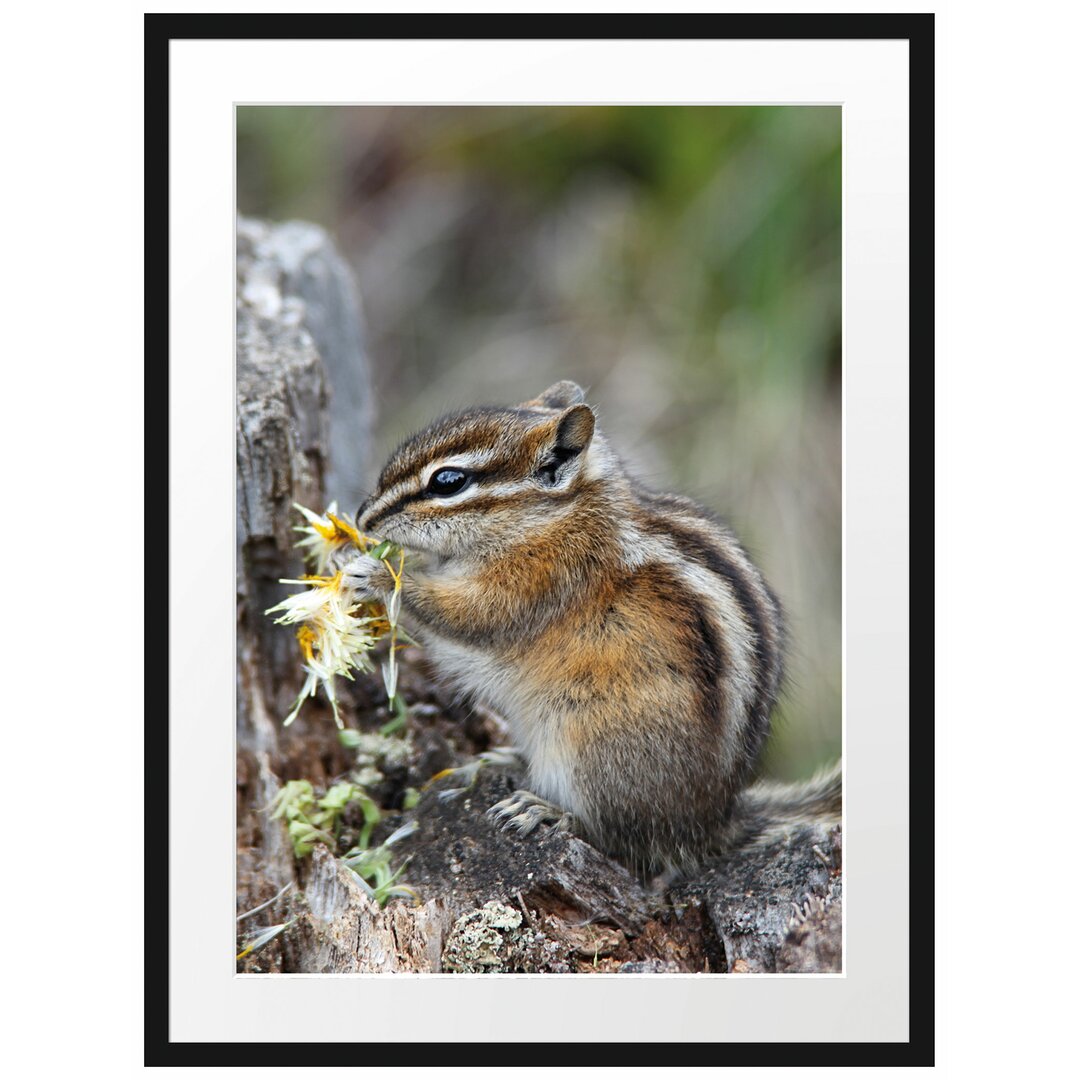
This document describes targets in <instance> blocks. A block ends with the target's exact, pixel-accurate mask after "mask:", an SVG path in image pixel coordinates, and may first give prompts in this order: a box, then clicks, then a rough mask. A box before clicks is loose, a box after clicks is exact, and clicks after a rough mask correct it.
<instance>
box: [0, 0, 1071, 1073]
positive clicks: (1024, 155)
mask: <svg viewBox="0 0 1080 1080" xmlns="http://www.w3.org/2000/svg"><path fill="white" fill-rule="evenodd" d="M245 6H246V5H239V4H238V5H234V7H235V8H243V7H245ZM269 6H270V7H273V5H269ZM629 6H630V5H627V4H625V3H623V4H620V5H618V8H619V10H627V8H628V7H629ZM874 6H875V5H870V4H866V3H860V4H857V5H851V6H850V7H851V8H852V9H854V10H872V9H873V7H874ZM932 6H933V5H914V6H911V7H910V8H909V9H910V10H927V9H929V8H931V7H932ZM506 7H508V5H507V6H506ZM686 7H687V9H690V8H691V7H693V8H695V9H696V10H716V9H718V8H719V6H718V5H689V4H688V5H686ZM889 7H890V9H892V10H899V9H902V8H905V7H907V6H906V5H902V4H893V5H890V6H889ZM739 8H740V10H756V9H759V8H761V5H753V4H740V5H739ZM829 8H830V9H832V10H843V6H842V5H829ZM386 9H387V10H392V8H390V7H388V6H387V7H386ZM554 9H555V6H554V5H552V6H551V7H549V8H548V9H547V10H554ZM762 9H764V8H762ZM141 11H142V9H141V8H134V7H129V6H121V5H113V7H112V8H111V9H110V8H107V7H104V6H98V5H95V6H93V7H88V6H82V5H80V6H76V5H73V4H72V5H64V4H54V5H50V6H48V7H47V8H46V7H42V8H40V9H38V10H37V11H36V12H35V13H33V14H25V13H22V12H20V13H19V14H18V15H16V16H15V17H14V18H12V17H10V16H9V21H8V23H7V26H6V31H5V35H4V38H3V42H2V46H0V47H2V48H3V56H2V58H0V59H2V62H0V79H2V80H3V85H4V90H5V94H4V102H5V155H4V156H5V161H6V165H5V168H4V170H3V172H2V174H0V184H2V185H3V191H2V194H3V204H2V205H3V206H4V208H5V210H6V215H5V218H6V220H5V238H4V251H5V255H6V258H5V259H4V260H3V269H2V270H0V273H2V274H3V277H4V280H3V282H2V286H3V287H2V289H0V295H2V296H3V297H4V301H5V305H4V307H5V313H6V315H7V317H6V319H5V334H4V338H3V341H4V356H5V359H7V361H8V364H7V366H6V371H5V384H4V386H5V394H4V399H5V401H6V402H7V403H8V410H7V412H6V413H5V417H4V424H3V425H2V438H3V446H4V451H5V453H4V461H5V465H6V468H5V474H4V475H5V479H6V481H7V484H6V488H7V492H6V494H7V499H6V500H5V502H6V506H7V514H6V515H5V523H6V525H7V527H6V528H5V529H4V530H3V540H2V541H0V543H3V545H4V546H3V555H4V565H5V567H6V568H7V569H8V575H9V576H8V583H7V584H8V593H7V598H8V613H9V619H8V625H9V627H10V628H11V631H12V634H11V636H10V637H9V640H8V642H7V648H6V649H5V652H4V671H5V674H6V678H5V688H6V690H7V695H6V700H5V703H6V705H7V709H6V710H5V719H7V720H8V723H7V724H6V725H5V734H6V735H7V741H6V743H5V746H4V757H3V761H4V763H5V766H6V768H5V784H6V786H7V791H6V793H5V794H6V799H5V806H6V808H7V811H8V821H7V825H8V829H7V835H8V838H9V843H8V853H7V854H8V858H7V860H6V864H7V868H8V871H9V875H8V881H9V885H8V888H7V889H5V890H4V893H3V905H4V907H3V911H4V915H5V928H6V930H7V934H6V937H5V945H6V949H5V973H6V974H7V976H8V985H9V986H10V987H11V988H12V990H13V991H14V997H15V1001H14V1003H13V1004H9V1008H8V1017H7V1018H8V1027H9V1030H10V1031H13V1032H16V1033H17V1041H16V1042H14V1043H13V1042H12V1041H11V1039H10V1036H9V1041H8V1042H7V1046H6V1050H7V1056H8V1057H9V1058H11V1057H15V1056H16V1055H22V1056H23V1059H24V1060H23V1064H29V1063H38V1064H39V1065H45V1064H48V1066H50V1070H49V1071H51V1070H52V1069H53V1068H56V1067H57V1066H60V1067H63V1065H64V1064H65V1063H66V1064H68V1065H69V1066H70V1067H73V1068H74V1067H77V1064H76V1063H78V1064H79V1065H82V1064H85V1063H96V1062H101V1063H102V1064H105V1063H106V1062H107V1063H108V1068H109V1072H110V1073H111V1074H116V1075H126V1074H127V1073H128V1072H130V1071H133V1070H134V1069H135V1068H137V1067H138V1064H139V1062H140V1061H141V1027H142V992H141V979H142V968H141V960H142V954H141V941H142V923H141V917H140V912H139V908H140V900H141V897H142V884H141V874H142V869H143V867H142V823H141V820H140V817H139V815H138V814H137V813H136V812H135V810H134V807H136V806H138V805H139V802H140V795H139V787H140V783H141V781H140V779H139V778H141V775H142V767H141V766H142V747H141V734H140V732H141V719H142V716H141V714H142V688H141V682H140V679H139V675H138V668H139V660H140V655H139V654H140V652H141V640H140V636H139V635H140V633H141V629H142V593H141V580H142V562H141V554H140V539H141V513H142V509H143V503H142V498H141V490H142V460H141V405H142V376H141V371H142V356H141V343H142V342H141V329H142V328H141V307H140V304H141V295H140V294H141V254H142V252H141V195H140V190H141V109H140V99H141V93H142V75H141V68H140V62H139V55H140V46H141V34H142V28H141ZM1067 19H1068V22H1067ZM1074 21H1075V20H1074V18H1069V17H1067V15H1066V9H1065V8H1064V7H1063V6H1060V5H1057V4H1039V3H1028V4H1026V5H1024V7H1023V9H1022V10H1019V11H1018V9H1017V8H1016V7H1015V6H1012V5H1010V6H1008V7H1004V6H1001V7H995V6H994V5H988V4H969V3H963V4H961V3H954V4H951V5H949V6H948V10H947V11H946V12H945V13H944V15H943V14H942V13H940V12H939V17H938V92H939V106H938V125H939V126H938V165H939V184H938V199H939V201H938V221H939V239H938V243H939V246H938V259H939V272H938V300H939V332H938V444H939V466H938V490H937V509H938V534H937V538H936V549H937V552H938V557H939V570H938V574H939V593H938V619H939V622H938V648H939V653H938V674H939V680H940V685H939V692H938V695H937V709H938V733H939V735H938V743H937V745H938V770H939V788H938V796H939V799H938V803H939V807H941V811H942V812H941V816H940V821H939V832H938V847H937V870H938V883H939V897H938V901H937V912H938V942H939V949H938V964H937V977H938V999H937V1000H938V1011H939V1055H938V1056H939V1063H940V1064H942V1065H944V1066H945V1067H946V1068H947V1069H948V1070H949V1071H950V1072H951V1071H954V1070H955V1071H957V1073H958V1074H961V1075H962V1074H966V1073H967V1072H969V1071H971V1072H972V1073H974V1074H981V1073H984V1072H986V1071H989V1070H990V1069H991V1068H992V1067H994V1066H997V1067H1000V1068H1004V1069H1008V1070H1013V1069H1017V1068H1023V1069H1024V1070H1025V1071H1026V1072H1030V1073H1032V1074H1033V1075H1044V1074H1047V1075H1055V1074H1057V1073H1058V1072H1059V1071H1061V1070H1063V1069H1064V1068H1065V1067H1066V1065H1067V1062H1068V1060H1070V1059H1072V1058H1073V1054H1072V1052H1071V1049H1070V1043H1069V1042H1067V1039H1068V1036H1069V1035H1070V1034H1071V1024H1072V1011H1073V1010H1072V1003H1073V1002H1074V1001H1075V992H1074V989H1073V982H1072V972H1071V968H1072V959H1073V958H1072V947H1071V941H1072V933H1073V932H1072V922H1073V915H1072V906H1073V904H1072V898H1073V895H1074V889H1072V888H1071V882H1072V880H1073V879H1074V877H1075V874H1069V875H1068V877H1066V874H1067V873H1068V871H1064V872H1063V871H1062V870H1061V869H1060V868H1059V867H1060V865H1061V864H1064V865H1065V866H1067V867H1068V868H1069V870H1070V871H1071V864H1072V861H1073V852H1072V845H1071V844H1070V843H1069V842H1068V840H1069V837H1068V836H1060V835H1059V834H1058V835H1055V830H1058V829H1060V828H1061V823H1064V824H1065V826H1066V827H1067V826H1068V824H1070V823H1071V821H1072V819H1073V818H1074V817H1075V808H1074V802H1073V799H1072V797H1071V793H1072V792H1073V791H1075V789H1076V778H1075V772H1076V760H1077V759H1076V754H1075V734H1074V730H1073V729H1074V728H1075V722H1076V707H1075V704H1074V702H1073V699H1072V697H1071V695H1070V694H1069V692H1068V691H1069V686H1068V681H1067V678H1068V674H1070V673H1071V670H1072V664H1073V662H1074V661H1075V657H1076V655H1077V640H1076V632H1075V630H1074V629H1073V619H1072V608H1073V607H1074V606H1075V603H1076V593H1077V572H1076V569H1075V562H1074V560H1075V549H1076V546H1077V545H1076V542H1075V522H1074V520H1073V516H1074V511H1073V506H1074V505H1075V494H1074V492H1073V488H1074V487H1075V479H1076V478H1075V472H1076V459H1077V438H1076V424H1075V420H1074V414H1075V411H1076V406H1075V401H1076V397H1077V391H1078V390H1080V386H1078V376H1077V368H1076V359H1077V357H1076V353H1077V348H1076V343H1075V341H1076V337H1075V328H1074V327H1075V316H1074V314H1073V308H1074V306H1075V300H1076V296H1077V280H1076V270H1075V266H1076V261H1075V252H1076V250H1077V241H1078V236H1077V202H1076V199H1075V187H1076V172H1075V167H1074V165H1073V163H1072V157H1073V154H1074V152H1075V138H1074V135H1073V131H1074V126H1075V125H1074V123H1073V120H1074V118H1073V117H1072V115H1071V105H1070V103H1071V101H1072V99H1073V96H1074V89H1075V88H1074V85H1073V84H1074V80H1075V63H1074V57H1073V44H1074V41H1075V26H1074V25H1069V23H1072V22H1074ZM915 359H916V358H913V361H914V360H915ZM151 361H152V358H151ZM106 386H107V387H108V392H107V395H106V394H105V393H103V392H102V388H103V387H106ZM157 498H158V500H160V499H163V498H164V491H163V490H160V494H159V495H158V497H157ZM157 505H158V502H157V500H155V501H154V503H153V505H151V506H148V507H147V510H148V511H150V512H153V510H154V509H155V508H156V506H157ZM46 514H54V515H55V518H54V522H53V523H46V525H44V526H43V525H42V524H41V522H42V519H43V515H46ZM56 519H59V523H61V524H62V526H63V527H62V528H54V527H52V524H55V523H57V522H56ZM927 542H928V543H929V542H930V538H929V537H928V538H927ZM151 559H152V555H151ZM151 565H153V564H152V562H151ZM76 568H78V570H82V571H83V573H82V574H77V572H76ZM56 582H63V583H64V584H67V583H68V582H71V583H72V588H71V592H72V594H74V595H72V596H71V597H70V599H69V598H68V597H66V596H65V598H64V601H63V602H62V603H61V604H56V603H55V600H54V597H56V590H55V588H53V589H50V588H49V587H48V586H49V585H53V584H54V583H56ZM80 601H81V602H80ZM924 610H925V608H924ZM58 620H64V621H63V626H64V627H65V628H66V630H65V633H64V634H63V636H62V637H61V639H60V640H57V638H56V636H55V635H56V632H57V623H58ZM35 627H36V629H35ZM152 630H153V628H152V627H151V628H150V637H151V640H153V634H152ZM95 646H96V647H95ZM917 710H918V705H917V704H916V706H915V712H916V714H917ZM927 737H928V738H929V732H927ZM149 827H150V828H151V830H153V828H154V823H153V822H152V821H151V822H150V823H149ZM102 868H107V875H99V876H95V871H99V870H101V869H102ZM152 869H153V868H151V872H152ZM1047 900H1049V904H1048V903H1047ZM146 917H147V919H148V920H149V923H150V925H151V926H155V925H156V922H157V917H158V913H157V912H155V910H153V908H152V907H151V909H150V910H149V911H148V912H147V913H146ZM106 942H107V943H108V944H107V947H106V944H105V943H106ZM12 1009H13V1010H14V1011H12ZM311 1022H313V1023H317V1018H315V1019H314V1020H312V1021H311ZM448 1064H460V1063H457V1062H453V1061H448ZM544 1064H546V1063H544ZM37 1071H38V1070H36V1069H35V1070H34V1072H35V1073H36V1072H37ZM470 1071H472V1070H470ZM994 1071H996V1069H995V1070H994Z"/></svg>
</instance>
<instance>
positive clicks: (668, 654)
mask: <svg viewBox="0 0 1080 1080" xmlns="http://www.w3.org/2000/svg"><path fill="white" fill-rule="evenodd" d="M357 526H358V528H359V530H360V531H361V532H363V533H368V534H371V535H377V536H379V537H380V538H383V539H389V540H392V541H393V542H394V543H396V544H399V545H401V546H402V547H403V548H404V549H405V550H406V551H407V552H408V558H407V560H406V563H405V571H404V582H403V589H402V593H401V602H402V609H403V613H404V618H405V620H407V621H406V625H407V626H408V627H409V629H410V631H411V632H413V633H414V634H415V635H416V637H417V638H418V639H419V641H420V642H421V644H422V645H423V646H424V648H425V651H426V653H427V655H428V657H429V658H430V660H431V662H432V664H433V666H434V668H435V670H436V672H437V673H438V674H439V675H440V676H441V677H442V678H443V679H445V680H446V681H447V682H449V683H450V684H451V685H452V686H453V687H454V688H456V689H457V690H459V691H461V692H462V693H463V694H464V695H467V696H469V697H471V698H473V699H474V700H477V701H479V702H481V703H482V704H484V705H486V706H488V707H489V708H491V709H493V710H495V711H496V712H497V713H499V714H500V715H501V716H503V717H504V718H505V719H506V721H507V723H508V724H509V726H510V730H511V734H512V738H513V741H514V745H515V748H516V749H517V751H518V752H519V753H520V755H521V758H522V760H523V762H524V764H525V765H526V767H527V777H528V784H529V790H528V791H518V792H516V793H515V794H514V795H512V796H511V797H510V798H509V799H506V800H503V801H502V802H501V803H498V804H497V805H496V806H494V807H492V808H491V809H490V810H489V813H492V814H494V815H495V816H496V817H497V818H498V819H499V820H500V821H501V822H503V823H504V824H506V825H507V826H509V827H512V828H516V829H519V830H520V831H522V832H525V833H527V832H530V831H531V830H532V829H534V828H536V827H537V825H539V824H541V823H551V824H555V825H557V826H558V827H560V828H570V829H572V830H573V831H574V832H576V833H579V834H580V835H581V836H583V837H584V838H585V839H586V840H588V841H589V842H591V843H592V844H594V845H595V846H596V847H598V848H600V849H601V850H602V851H604V852H606V853H608V854H609V855H611V856H612V857H614V858H616V859H618V860H620V861H622V862H624V863H626V864H628V865H630V866H631V867H632V868H634V869H635V870H636V871H638V872H639V873H641V874H643V875H648V874H652V873H671V872H678V871H679V870H685V869H687V868H691V867H693V866H696V865H698V864H700V863H701V861H702V860H704V859H705V858H707V857H709V856H711V855H715V854H719V853H721V852H723V851H725V850H728V849H730V848H731V847H732V846H736V845H739V844H742V843H745V842H747V841H748V840H749V839H751V838H753V837H755V836H757V837H761V836H765V835H768V834H769V830H770V828H775V827H777V826H779V825H782V824H785V823H786V824H791V823H793V822H797V821H798V820H801V819H813V818H817V817H820V816H822V815H825V816H830V817H836V818H838V815H839V808H840V776H839V769H838V768H837V769H834V770H833V771H832V772H831V773H830V774H828V775H827V776H824V777H820V778H818V779H817V780H816V781H815V782H811V784H810V785H807V786H804V787H797V788H796V787H792V788H786V787H783V786H780V785H773V784H757V785H754V786H752V787H749V788H747V787H746V784H747V781H748V778H749V776H750V773H751V770H752V769H753V767H754V764H755V762H756V760H757V758H758V755H759V753H760V751H761V748H762V745H763V743H764V741H765V738H766V736H767V735H768V732H769V724H770V713H771V712H772V709H773V705H774V703H775V701H776V697H777V693H778V691H779V688H780V683H781V677H782V668H783V653H784V630H783V620H782V614H781V610H780V604H779V602H778V601H777V599H776V597H775V596H774V595H773V593H772V591H771V590H770V589H769V586H768V585H767V584H766V583H765V579H764V578H763V577H762V575H761V572H760V571H759V570H758V569H757V568H756V567H755V566H754V564H753V563H752V562H751V561H750V558H749V557H748V556H747V554H746V552H745V551H744V550H743V548H742V547H741V546H740V544H739V542H738V541H737V540H736V538H735V537H734V535H733V534H732V533H731V531H730V530H729V529H728V528H727V527H726V526H725V525H724V524H722V523H721V522H720V521H718V520H717V519H716V518H715V517H714V516H713V515H712V514H710V513H709V512H708V511H707V510H705V509H703V508H702V507H700V506H698V505H696V504H695V503H694V502H692V501H691V500H689V499H686V498H682V497H680V496H677V495H663V494H658V493H656V492H653V491H649V490H647V489H646V488H644V487H642V486H641V485H640V484H638V483H637V482H636V481H635V480H633V479H632V478H631V477H630V476H629V475H628V473H627V471H626V469H625V468H624V466H623V465H622V463H621V462H620V460H619V458H618V457H617V456H616V455H615V453H614V452H613V451H612V449H611V448H610V446H609V445H608V442H607V440H606V439H605V438H604V436H603V435H602V434H601V432H600V431H599V430H598V428H597V426H596V414H595V412H594V410H593V409H592V407H590V406H589V405H587V404H586V403H585V394H584V392H583V391H582V390H581V388H580V387H579V386H578V385H577V384H575V383H572V382H559V383H556V384H555V385H554V386H552V387H550V388H549V389H547V390H545V391H544V393H542V394H541V395H540V396H539V397H537V398H534V399H533V400H531V401H526V402H524V403H523V404H521V405H517V406H513V407H505V408H504V407H479V408H472V409H467V410H465V411H464V412H460V413H456V414H454V415H451V416H447V417H444V418H443V419H441V420H437V421H435V422H434V423H433V424H431V425H430V426H429V427H427V428H425V429H424V430H423V431H421V432H419V433H418V434H416V435H414V436H412V437H411V438H409V439H407V440H406V441H405V442H403V443H402V444H401V446H399V447H398V449H397V450H396V451H395V452H394V453H393V454H392V455H391V457H390V460H389V461H388V462H387V464H386V467H385V468H384V469H383V471H382V474H381V475H380V477H379V480H378V487H377V490H376V491H375V493H374V494H373V495H372V496H371V497H370V498H369V499H368V500H367V501H366V502H365V503H364V504H363V506H361V507H360V510H359V511H358V513H357ZM341 569H343V571H344V575H345V578H346V580H347V582H348V584H350V585H351V586H352V587H353V588H355V589H357V590H358V591H359V592H360V593H361V594H364V595H369V596H373V597H377V598H384V599H385V598H386V597H388V595H389V593H390V591H391V590H392V589H393V585H394V582H393V579H392V577H391V575H390V573H389V571H388V570H387V568H386V566H385V565H384V564H383V563H381V562H379V561H377V560H376V559H373V558H370V557H368V556H366V555H360V556H356V554H355V552H353V553H352V557H350V558H346V559H343V560H342V561H341Z"/></svg>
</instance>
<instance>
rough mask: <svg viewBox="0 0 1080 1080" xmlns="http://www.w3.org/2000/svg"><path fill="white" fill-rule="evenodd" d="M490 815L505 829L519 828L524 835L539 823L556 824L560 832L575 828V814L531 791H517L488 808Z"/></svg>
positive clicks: (518, 830)
mask: <svg viewBox="0 0 1080 1080" xmlns="http://www.w3.org/2000/svg"><path fill="white" fill-rule="evenodd" d="M488 817H493V818H495V820H496V821H497V822H498V823H499V824H500V825H501V826H502V828H504V829H515V830H517V832H519V833H521V835H522V836H528V835H529V833H531V832H532V831H533V830H534V829H535V828H536V827H537V825H554V826H555V828H556V830H557V831H559V832H572V831H573V828H574V816H573V814H571V813H569V812H568V811H566V810H564V809H563V808H562V807H561V806H556V805H555V804H554V803H549V802H548V801H547V800H546V799H541V798H540V796H539V795H534V794H533V793H532V792H531V791H515V792H514V794H513V795H511V796H510V797H509V798H507V799H503V800H502V802H497V803H496V804H495V805H494V806H493V807H492V808H491V809H490V810H488Z"/></svg>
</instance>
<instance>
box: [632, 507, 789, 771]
mask: <svg viewBox="0 0 1080 1080" xmlns="http://www.w3.org/2000/svg"><path fill="white" fill-rule="evenodd" d="M644 525H645V529H646V531H648V532H651V533H653V534H655V535H660V536H669V537H670V538H671V539H672V540H673V541H674V542H675V545H676V546H677V547H678V549H679V551H681V552H682V554H683V555H685V556H686V557H687V558H688V559H692V560H693V561H694V562H696V563H698V564H699V565H700V566H704V567H705V568H706V569H708V570H710V571H711V572H712V573H714V574H716V575H717V576H718V577H721V578H723V580H724V581H726V582H727V583H728V585H729V586H730V587H731V591H732V593H733V594H734V596H735V600H736V602H737V603H738V605H739V608H740V609H741V610H742V612H743V615H744V616H745V618H746V621H747V623H748V624H749V626H750V628H751V630H752V631H753V634H754V655H755V657H756V658H757V666H758V672H757V678H756V680H755V690H756V694H755V701H754V709H753V712H754V718H755V719H756V720H757V725H751V727H752V728H754V727H757V726H759V725H762V724H763V723H765V722H767V720H768V715H769V712H770V710H771V708H772V704H773V699H774V696H775V692H774V686H775V684H776V681H777V680H776V676H777V674H778V663H779V656H778V655H777V651H776V649H775V647H774V646H773V644H772V642H771V641H770V639H769V634H768V631H769V630H770V628H771V625H770V624H767V622H766V615H765V613H764V612H763V611H762V605H761V601H759V599H758V597H757V596H756V595H755V593H754V589H753V587H752V585H751V583H750V581H749V580H748V578H747V575H746V573H745V571H744V570H743V568H742V567H740V566H739V565H738V564H737V563H735V562H734V561H733V560H731V559H729V558H727V557H726V556H725V554H724V553H723V552H722V551H721V550H719V549H718V548H717V547H716V546H714V544H711V543H709V542H708V541H707V540H706V539H705V538H704V537H702V536H700V535H698V534H697V533H696V532H694V531H693V530H692V529H687V528H682V527H681V526H679V525H678V524H677V523H676V522H673V521H672V520H671V519H670V518H669V517H662V518H661V517H656V516H654V515H653V514H650V513H649V512H648V511H646V516H645V521H644ZM768 595H769V594H768V593H766V596H768ZM770 599H771V597H770ZM746 736H747V738H748V739H749V740H752V743H751V745H752V746H753V748H754V749H755V750H756V748H757V746H759V745H760V742H761V740H762V738H763V737H764V732H763V731H760V730H759V731H747V733H746ZM748 749H750V747H748Z"/></svg>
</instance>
